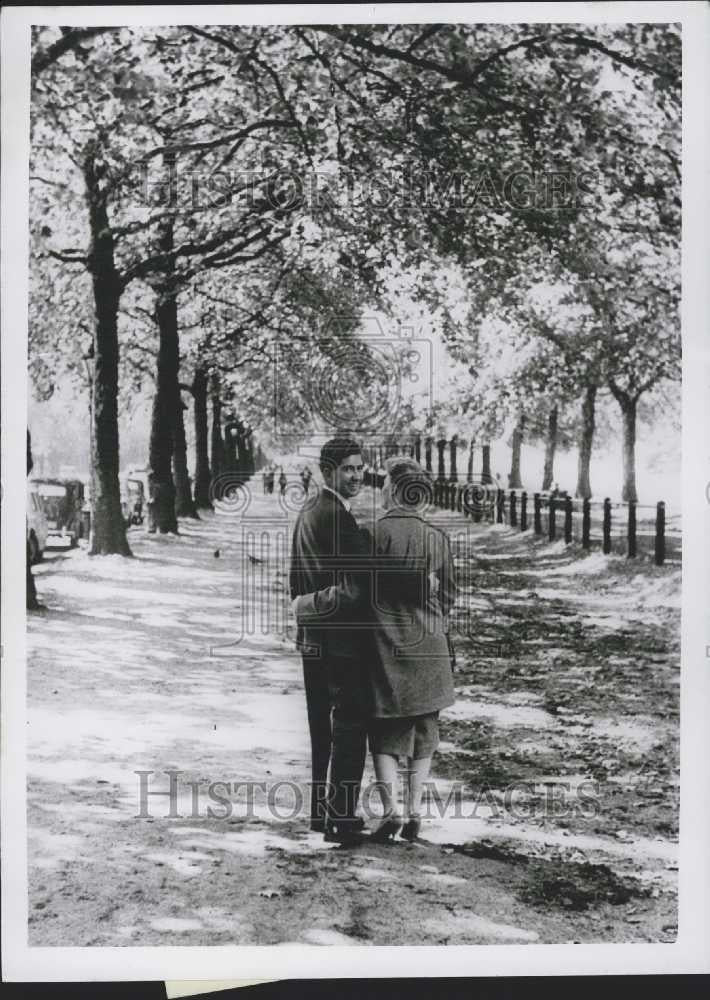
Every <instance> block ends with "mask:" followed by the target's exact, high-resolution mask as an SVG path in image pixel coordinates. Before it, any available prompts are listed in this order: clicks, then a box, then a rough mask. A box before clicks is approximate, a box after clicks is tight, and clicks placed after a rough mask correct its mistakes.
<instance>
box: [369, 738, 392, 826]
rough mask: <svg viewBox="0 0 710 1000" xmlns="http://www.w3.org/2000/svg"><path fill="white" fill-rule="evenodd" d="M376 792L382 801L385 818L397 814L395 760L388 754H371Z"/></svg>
mask: <svg viewBox="0 0 710 1000" xmlns="http://www.w3.org/2000/svg"><path fill="white" fill-rule="evenodd" d="M372 761H373V763H374V765H375V777H376V778H377V790H378V791H379V793H380V799H381V801H382V812H383V814H384V815H385V816H388V815H389V814H390V813H396V812H397V793H396V782H397V758H396V757H393V756H392V754H389V753H373V755H372Z"/></svg>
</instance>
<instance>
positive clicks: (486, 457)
mask: <svg viewBox="0 0 710 1000" xmlns="http://www.w3.org/2000/svg"><path fill="white" fill-rule="evenodd" d="M481 451H482V456H483V467H482V469H481V482H482V483H492V482H493V473H492V472H491V446H490V445H489V444H484V445H483V448H482V449H481Z"/></svg>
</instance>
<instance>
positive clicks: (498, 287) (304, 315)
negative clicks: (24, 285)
mask: <svg viewBox="0 0 710 1000" xmlns="http://www.w3.org/2000/svg"><path fill="white" fill-rule="evenodd" d="M33 51H34V55H33V70H34V73H33V98H32V145H31V158H32V159H31V166H30V174H31V185H32V186H31V193H32V197H31V206H32V207H31V211H32V254H33V256H32V269H31V301H30V309H31V323H30V337H31V343H30V352H31V365H32V369H33V374H34V376H35V382H36V385H37V386H38V387H39V389H40V390H42V389H44V391H45V392H49V391H51V385H52V383H53V380H55V379H56V377H57V376H60V377H61V375H62V374H63V373H65V372H74V373H75V374H76V375H77V378H79V377H80V374H81V372H82V370H83V361H82V358H83V357H85V356H87V355H90V356H91V363H90V368H91V371H90V374H91V387H92V480H93V504H94V531H93V538H92V551H93V552H94V553H108V552H122V553H124V554H128V553H129V548H128V544H127V541H126V537H125V530H124V527H123V522H122V519H121V517H120V495H119V484H118V467H119V466H118V463H119V450H118V420H117V416H118V406H119V399H120V393H121V392H124V393H130V392H132V391H135V388H136V386H137V385H138V384H140V382H141V380H142V379H143V377H144V376H145V374H146V372H152V374H153V377H154V380H155V395H154V405H153V413H152V424H151V435H150V447H149V465H150V470H151V478H152V482H153V494H154V506H155V512H156V526H157V528H158V530H161V531H170V530H175V529H176V527H177V520H176V519H177V517H178V516H184V515H190V514H193V513H194V511H195V509H196V507H199V506H202V505H204V504H205V503H206V502H208V500H209V482H210V480H211V479H213V478H214V476H215V474H216V473H218V472H219V469H218V466H219V463H220V457H219V456H220V455H223V454H224V444H223V441H224V437H225V431H224V422H225V419H227V420H228V421H229V422H230V424H233V425H234V428H235V429H236V430H237V436H236V439H237V440H238V441H239V440H241V439H244V440H246V438H248V429H249V427H260V426H261V424H262V423H263V422H264V420H265V418H266V416H267V415H269V414H270V415H272V416H274V415H275V416H277V417H278V418H279V420H280V421H281V426H282V427H283V424H284V423H285V422H288V426H289V429H290V430H291V432H292V434H293V435H294V439H297V438H298V435H299V433H303V432H305V430H306V428H307V427H308V426H309V418H310V410H311V409H312V404H313V400H312V399H309V398H308V393H304V391H303V386H304V384H310V382H309V379H308V373H309V372H312V371H313V370H316V371H317V370H318V369H319V367H322V366H323V365H325V366H326V368H327V367H328V364H331V366H332V364H333V362H336V363H337V359H338V345H339V344H341V343H350V344H352V343H354V341H355V339H356V337H357V330H358V325H359V321H360V319H361V317H362V315H363V312H364V310H365V309H366V308H367V309H369V308H374V307H377V308H380V309H383V310H385V311H386V310H387V309H396V300H397V296H398V287H399V286H398V281H397V280H396V275H401V274H406V275H407V277H408V280H409V283H410V285H412V286H413V287H414V288H415V289H416V295H417V296H418V297H420V298H421V299H422V301H423V302H425V303H426V304H427V306H428V307H429V308H430V309H433V310H435V311H437V310H439V311H440V313H441V315H442V317H443V320H444V326H445V330H446V336H447V340H448V343H449V347H450V350H451V352H452V354H453V355H454V357H456V358H457V359H459V361H460V362H461V364H462V366H463V369H464V370H465V371H467V373H468V376H469V380H468V381H467V382H466V381H463V382H462V383H461V387H460V388H461V396H460V398H459V399H458V400H457V404H456V405H457V406H458V409H459V412H460V414H462V415H465V417H466V419H470V420H471V422H472V433H475V435H476V437H477V439H481V436H484V437H485V435H486V434H489V435H493V434H494V432H496V431H497V428H496V427H495V426H494V425H493V424H494V420H493V414H494V413H497V417H496V419H500V413H501V401H502V402H503V404H504V407H503V408H504V409H505V411H506V412H512V411H513V410H517V411H519V414H520V422H521V425H522V421H523V420H524V419H525V418H526V416H527V415H528V413H529V411H530V409H531V407H532V406H533V404H535V405H538V404H539V401H540V399H541V398H542V397H543V396H545V397H546V398H548V399H549V400H550V401H551V403H552V406H551V414H552V410H553V409H554V407H555V406H557V408H558V409H559V408H560V407H561V406H562V405H567V404H568V403H569V401H571V400H572V399H573V398H575V397H576V396H579V395H580V393H581V395H582V398H583V399H584V400H586V403H585V405H586V407H587V410H586V413H587V416H588V419H587V424H586V428H587V429H586V432H585V433H586V438H583V444H584V441H585V440H586V442H587V444H586V445H584V447H586V448H587V450H588V451H590V449H591V434H590V426H593V425H592V424H591V420H592V419H593V418H590V417H589V413H590V412H593V403H594V393H595V392H596V391H597V390H598V389H599V387H600V386H608V387H609V389H610V391H612V392H613V393H614V396H615V398H617V399H618V401H619V405H620V406H621V407H622V410H623V412H624V414H625V418H624V427H625V433H626V441H627V446H628V447H627V450H626V453H627V455H628V456H629V461H630V457H631V455H632V454H633V450H632V446H633V428H634V426H635V423H634V421H635V414H636V407H637V405H638V401H639V399H640V398H641V395H642V394H643V393H645V392H648V391H649V390H650V389H651V388H652V387H653V386H654V385H655V384H657V383H658V382H659V381H661V380H664V379H670V378H674V377H676V374H677V353H678V323H677V316H676V315H675V310H676V305H677V281H678V267H677V252H678V251H677V247H678V233H679V201H678V187H679V175H678V159H677V157H678V150H677V146H678V142H679V134H678V115H679V66H680V41H679V37H678V33H677V31H676V30H675V29H674V28H673V27H672V26H670V27H669V26H664V25H614V26H584V27H583V28H574V27H569V26H556V25H534V26H528V25H505V26H502V25H428V26H421V25H395V26H378V27H375V28H372V27H360V26H357V27H338V26H332V25H321V26H312V27H300V26H298V27H296V26H291V27H283V26H269V27H255V28H241V27H220V28H201V27H195V26H193V27H174V28H170V27H167V28H162V27H161V28H151V29H147V28H146V29H128V28H126V29H104V28H101V29H99V28H97V29H88V28H87V29H37V31H36V34H35V39H34V50H33ZM524 176H527V177H532V178H533V182H532V188H530V185H529V184H528V191H527V195H522V194H521V193H520V178H521V177H524ZM555 177H557V178H563V179H564V178H566V179H567V181H566V186H565V184H560V183H557V184H556V186H555V183H554V178H555ZM515 178H518V180H515ZM516 185H517V186H516ZM570 186H572V187H573V188H574V196H573V197H571V196H570V192H569V188H570ZM452 273H453V274H456V275H457V277H458V283H459V285H460V287H461V289H462V290H463V292H464V293H465V295H464V298H465V301H466V303H467V308H466V309H465V310H464V311H463V312H461V311H460V310H459V312H458V313H457V310H456V309H454V308H453V307H452V305H451V302H450V297H449V296H447V293H446V289H445V288H444V287H443V286H442V276H446V275H449V274H452ZM444 284H445V282H444ZM86 329H89V330H91V334H92V344H91V351H87V350H86V343H85V341H86V333H85V330H86ZM504 345H509V346H510V348H511V351H512V359H511V363H510V364H509V365H507V366H502V365H501V360H502V359H501V351H502V350H503V347H504ZM652 356H653V357H654V358H655V359H656V360H655V362H654V365H655V366H654V365H650V364H649V361H650V359H651V357H652ZM276 358H278V364H279V372H278V378H277V379H276V380H275V381H272V383H268V384H269V385H272V384H273V385H275V386H276V389H275V391H273V392H271V391H270V390H267V388H266V385H267V380H266V378H265V375H266V372H267V370H268V369H269V367H270V366H273V365H274V363H275V359H276ZM496 359H497V360H496ZM356 371H357V372H358V377H359V378H360V379H364V380H365V381H367V379H368V377H370V376H369V375H368V371H369V369H368V368H367V365H365V366H364V368H363V366H361V365H360V366H356ZM304 376H305V377H304ZM371 377H372V378H373V379H376V374H375V373H374V370H373V372H372V374H371ZM267 395H271V397H272V398H270V399H268V400H267V399H266V398H265V397H266V396H267ZM210 399H211V405H212V418H213V419H212V433H211V436H212V443H213V447H212V450H211V456H210V455H208V439H209V436H210V434H209V430H208V420H207V408H208V407H207V403H208V400H210ZM492 400H494V401H495V405H493V403H492ZM186 401H188V402H189V401H192V403H193V407H194V420H195V446H196V448H195V450H196V466H195V474H194V484H195V489H194V493H191V492H190V489H189V477H188V471H187V460H186V447H185V429H184V412H183V407H184V406H185V404H186ZM400 416H401V415H400ZM551 419H552V416H551ZM388 429H391V428H388ZM230 430H231V428H230ZM231 439H232V437H231V435H230V436H229V437H228V440H231ZM220 440H221V442H222V443H221V444H220ZM210 458H211V461H210ZM222 461H223V459H222ZM238 461H242V460H241V459H239V460H238ZM243 461H246V459H244V460H243ZM243 461H242V465H243ZM627 478H628V483H629V484H631V482H632V476H631V472H629V474H628V477H627Z"/></svg>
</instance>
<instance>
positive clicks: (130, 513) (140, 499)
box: [121, 469, 149, 525]
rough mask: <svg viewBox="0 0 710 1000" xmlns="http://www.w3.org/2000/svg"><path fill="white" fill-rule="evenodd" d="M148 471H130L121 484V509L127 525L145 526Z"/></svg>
mask: <svg viewBox="0 0 710 1000" xmlns="http://www.w3.org/2000/svg"><path fill="white" fill-rule="evenodd" d="M148 472H149V470H148V469H129V470H128V473H127V475H126V477H125V479H123V481H122V483H121V509H122V510H123V517H124V519H125V522H126V524H127V525H131V524H143V521H144V520H145V514H146V510H147V506H146V505H147V502H148V496H149V492H148V491H149V485H148Z"/></svg>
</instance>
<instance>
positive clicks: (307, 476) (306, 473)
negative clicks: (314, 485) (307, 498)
mask: <svg viewBox="0 0 710 1000" xmlns="http://www.w3.org/2000/svg"><path fill="white" fill-rule="evenodd" d="M312 477H313V473H312V472H311V470H310V469H309V468H308V466H307V465H306V466H305V467H304V468H303V471H302V472H301V482H302V484H303V492H304V493H305V494H306V495H308V489H309V487H310V485H311V479H312Z"/></svg>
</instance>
